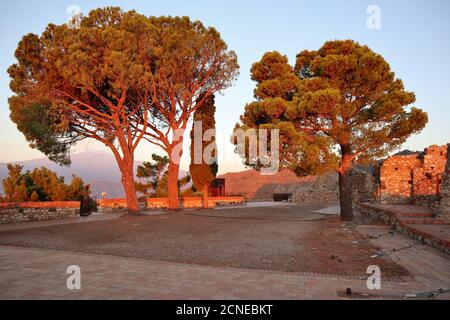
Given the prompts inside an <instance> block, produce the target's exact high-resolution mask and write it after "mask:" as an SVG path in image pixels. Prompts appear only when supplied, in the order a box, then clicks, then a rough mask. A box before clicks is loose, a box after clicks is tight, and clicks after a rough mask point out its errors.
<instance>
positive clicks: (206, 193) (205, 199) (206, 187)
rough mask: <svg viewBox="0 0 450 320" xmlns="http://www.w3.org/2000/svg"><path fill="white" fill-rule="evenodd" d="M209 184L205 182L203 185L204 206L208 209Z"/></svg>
mask: <svg viewBox="0 0 450 320" xmlns="http://www.w3.org/2000/svg"><path fill="white" fill-rule="evenodd" d="M208 193H209V185H208V184H207V183H205V185H204V186H203V208H204V209H208V208H209V205H208V198H209V194H208Z"/></svg>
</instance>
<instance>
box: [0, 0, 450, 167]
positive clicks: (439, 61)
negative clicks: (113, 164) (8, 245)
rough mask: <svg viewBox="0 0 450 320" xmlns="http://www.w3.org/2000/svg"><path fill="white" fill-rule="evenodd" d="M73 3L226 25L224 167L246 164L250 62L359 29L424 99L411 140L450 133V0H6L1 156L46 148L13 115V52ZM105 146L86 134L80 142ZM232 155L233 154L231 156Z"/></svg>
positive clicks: (221, 101)
mask: <svg viewBox="0 0 450 320" xmlns="http://www.w3.org/2000/svg"><path fill="white" fill-rule="evenodd" d="M372 4H374V5H378V6H379V7H380V9H381V29H380V30H369V29H368V28H367V26H366V20H367V18H368V14H367V13H366V10H367V7H368V6H369V5H372ZM70 5H77V6H78V7H80V9H81V11H82V12H83V13H84V14H86V13H88V12H89V10H90V9H93V8H96V7H103V6H108V5H118V6H121V7H122V8H123V9H125V10H128V9H136V10H137V11H138V12H140V13H143V14H146V15H187V16H189V17H191V18H192V19H199V20H201V21H202V22H203V23H204V24H206V25H211V26H214V27H216V28H217V30H219V32H220V33H221V34H222V37H223V39H224V40H225V41H226V42H227V43H228V45H229V47H230V49H232V50H235V51H236V53H237V55H238V57H239V63H240V65H241V76H240V78H239V80H238V81H237V83H236V84H235V86H234V87H232V88H230V89H228V90H226V91H225V92H224V95H223V96H219V97H218V98H217V129H218V135H219V136H218V140H219V152H220V153H221V156H222V157H221V159H220V161H221V163H220V168H221V170H220V171H221V172H226V171H239V170H242V169H243V167H242V166H241V165H240V160H239V159H238V157H237V156H235V155H234V154H233V147H232V146H231V145H230V144H229V143H228V138H229V136H230V134H231V131H232V128H233V126H234V124H235V123H236V122H237V121H238V119H239V115H240V114H241V113H242V110H243V107H244V105H245V103H246V102H249V101H251V100H252V95H253V89H254V84H253V83H252V81H251V80H250V75H249V69H250V66H251V64H252V63H253V62H255V61H257V60H258V59H260V57H261V56H262V54H263V53H264V52H266V51H270V50H278V51H280V52H282V53H284V54H286V55H287V56H288V57H289V59H290V62H291V63H293V62H294V59H295V55H296V54H297V53H298V52H300V51H301V50H304V49H311V50H313V49H318V48H319V47H320V46H321V45H322V44H323V43H324V42H325V41H327V40H332V39H354V40H357V41H359V42H360V43H362V44H366V45H368V46H369V47H371V48H372V49H373V50H374V51H376V52H378V53H380V54H382V55H383V56H384V57H385V59H386V60H387V61H388V62H389V63H390V65H391V67H392V69H393V71H394V72H395V73H396V75H397V76H398V77H400V78H401V79H403V81H404V83H405V86H406V88H407V89H408V90H411V91H414V92H415V93H416V96H417V102H416V105H417V106H419V107H421V108H423V109H424V110H425V111H427V112H428V114H429V118H430V121H429V123H428V126H427V128H426V129H425V130H424V131H423V132H422V133H421V134H420V135H418V136H414V137H412V138H410V139H409V140H408V141H407V143H406V144H405V146H404V147H405V148H409V149H414V150H420V149H423V148H424V147H426V146H428V145H430V144H444V143H447V142H450V130H449V120H450V117H449V107H450V77H449V74H450V60H449V57H450V19H449V18H448V16H449V14H450V1H447V0H430V1H425V0H390V1H376V0H368V1H366V0H341V1H338V0H329V1H325V0H321V1H300V0H296V1H294V0H277V1H262V0H259V1H256V0H255V1H252V0H239V1H235V0H227V1H220V2H219V1H211V0H209V1H206V0H196V1H194V0H192V1H186V0H184V1H182V0H179V1H178V0H166V1H161V0H160V1H153V0H147V1H137V0H135V1H132V0H127V1H92V0H89V1H84V0H83V1H82V0H68V1H65V0H54V1H50V0H47V1H45V0H41V1H39V2H38V1H23V0H14V1H1V4H0V10H1V12H2V19H0V35H1V47H0V162H8V161H16V160H25V159H32V158H37V157H41V156H42V154H41V153H40V152H38V151H36V150H32V149H30V148H29V147H28V144H27V142H26V141H25V139H24V138H23V137H22V135H21V133H19V132H18V131H17V130H16V128H15V125H14V124H13V123H12V122H11V121H10V120H9V110H8V104H7V98H8V97H9V96H10V95H11V92H10V90H9V86H8V84H9V78H8V75H7V73H6V70H7V68H8V66H9V65H11V64H12V63H13V62H14V56H13V55H14V50H15V48H16V46H17V43H18V42H19V40H20V38H21V37H22V36H23V35H24V34H26V33H28V32H34V33H41V32H42V31H43V30H44V28H45V26H46V25H47V24H48V23H50V22H53V23H58V24H59V23H64V22H65V21H66V20H67V19H68V17H69V14H68V13H67V12H66V11H67V8H68V7H69V6H70ZM87 148H88V149H99V148H100V149H101V148H102V146H99V145H97V144H96V143H93V142H91V143H83V144H82V145H80V146H78V147H77V148H76V151H78V152H79V151H83V150H86V149H87ZM152 151H156V150H154V149H152V148H151V147H149V146H147V145H143V146H142V147H141V148H140V149H139V150H138V152H137V154H136V158H137V159H138V160H147V159H149V158H150V154H151V152H152ZM224 156H225V158H224Z"/></svg>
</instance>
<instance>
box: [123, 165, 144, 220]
mask: <svg viewBox="0 0 450 320" xmlns="http://www.w3.org/2000/svg"><path fill="white" fill-rule="evenodd" d="M120 169H121V172H122V185H123V189H124V191H125V196H126V198H127V208H128V213H129V214H131V215H137V214H138V213H139V210H140V208H139V203H138V199H137V194H136V186H135V184H134V168H133V160H130V159H127V160H124V161H123V163H122V166H121V168H120Z"/></svg>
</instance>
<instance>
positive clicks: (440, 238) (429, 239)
mask: <svg viewBox="0 0 450 320" xmlns="http://www.w3.org/2000/svg"><path fill="white" fill-rule="evenodd" d="M404 228H405V229H406V231H408V232H409V233H410V234H411V235H412V236H413V237H414V238H421V240H423V241H425V242H426V243H428V244H430V245H433V246H434V247H439V248H440V249H441V250H443V251H445V252H447V253H450V224H442V225H436V224H434V225H433V224H408V225H405V226H404Z"/></svg>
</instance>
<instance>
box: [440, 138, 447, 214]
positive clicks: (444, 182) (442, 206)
mask: <svg viewBox="0 0 450 320" xmlns="http://www.w3.org/2000/svg"><path fill="white" fill-rule="evenodd" d="M449 146H450V144H448V145H447V147H449ZM447 150H448V149H447ZM438 214H439V215H440V216H441V217H442V218H443V219H444V220H446V221H448V222H450V152H447V163H446V166H445V171H444V173H443V176H442V184H441V201H440V203H439V210H438Z"/></svg>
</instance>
